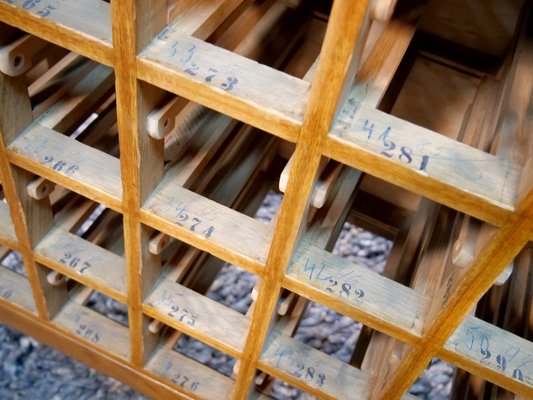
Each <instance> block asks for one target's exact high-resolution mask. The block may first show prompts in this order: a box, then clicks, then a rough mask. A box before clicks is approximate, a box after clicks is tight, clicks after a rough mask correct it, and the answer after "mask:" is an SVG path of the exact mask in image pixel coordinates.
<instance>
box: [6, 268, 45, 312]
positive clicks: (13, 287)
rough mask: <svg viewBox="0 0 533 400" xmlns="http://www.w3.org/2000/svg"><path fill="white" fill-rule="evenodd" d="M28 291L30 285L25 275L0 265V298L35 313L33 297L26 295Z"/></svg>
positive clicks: (29, 291) (29, 290)
mask: <svg viewBox="0 0 533 400" xmlns="http://www.w3.org/2000/svg"><path fill="white" fill-rule="evenodd" d="M29 293H31V287H30V283H29V282H28V280H27V279H26V278H25V277H23V276H22V275H19V274H16V273H15V272H13V271H11V270H9V269H7V268H4V267H0V300H7V301H10V302H12V303H14V304H16V305H18V306H20V307H23V308H25V309H26V310H28V311H30V312H32V313H34V314H35V313H37V308H36V307H35V302H34V301H33V297H32V296H29V295H28V294H29Z"/></svg>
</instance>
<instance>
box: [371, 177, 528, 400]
mask: <svg viewBox="0 0 533 400" xmlns="http://www.w3.org/2000/svg"><path fill="white" fill-rule="evenodd" d="M532 225H533V186H532V187H531V188H530V190H529V192H528V193H527V194H526V196H525V197H524V199H523V200H522V201H521V202H520V203H519V205H518V207H517V210H516V211H515V212H514V213H513V214H512V215H511V217H510V218H509V219H508V221H507V222H506V223H505V224H504V225H503V226H502V227H501V229H499V230H498V231H497V232H496V233H495V234H494V236H493V237H492V238H491V239H490V241H489V242H488V243H487V245H486V246H485V247H484V249H483V250H482V251H481V253H480V254H479V255H478V256H477V258H476V259H475V260H474V262H473V263H472V264H471V265H470V267H469V268H468V270H467V271H466V273H465V274H464V276H463V277H462V279H460V280H459V281H458V282H457V283H456V284H455V287H452V288H451V290H450V291H449V292H450V295H449V298H448V300H447V301H445V302H444V304H443V305H442V306H441V307H440V308H439V309H438V310H430V312H429V315H430V316H432V320H431V321H427V322H426V324H427V328H426V330H425V332H424V338H423V339H422V340H421V342H420V343H419V344H418V345H417V346H416V347H413V348H410V349H409V351H408V353H407V355H406V356H405V358H404V359H403V360H402V361H401V368H397V369H396V370H395V371H393V372H392V373H391V375H390V376H389V379H387V380H385V379H384V378H383V376H380V378H381V380H380V381H378V382H380V383H378V384H377V385H376V390H375V392H374V394H375V396H376V398H377V399H383V400H385V399H387V400H388V399H399V398H400V397H401V395H402V393H404V392H405V391H406V390H408V389H409V387H410V386H411V384H412V383H413V382H414V381H415V379H416V378H417V377H418V376H419V375H420V374H421V373H422V371H423V370H424V368H425V367H426V366H427V365H428V363H429V362H430V361H431V358H432V357H433V356H434V355H435V354H436V353H437V352H438V351H439V350H440V349H441V348H442V346H444V344H445V343H446V341H447V340H448V338H449V337H450V336H451V335H452V334H453V332H454V331H455V330H456V329H457V328H458V326H459V325H460V324H461V322H462V321H463V320H464V318H466V317H467V316H468V314H469V312H470V310H471V309H472V307H473V306H474V305H475V304H476V303H477V302H478V301H479V299H480V298H481V296H483V294H484V293H485V292H486V291H487V290H489V289H490V287H491V286H492V284H493V283H494V281H495V280H496V278H497V277H498V276H499V275H500V273H501V272H502V271H503V270H504V268H505V267H506V266H507V265H508V264H509V263H510V262H511V261H512V260H513V259H514V258H515V257H516V255H517V254H518V253H519V252H520V250H521V249H522V248H523V247H524V246H525V245H526V244H527V242H528V241H529V239H530V234H531V233H530V232H531V226H532ZM435 303H437V304H440V302H435Z"/></svg>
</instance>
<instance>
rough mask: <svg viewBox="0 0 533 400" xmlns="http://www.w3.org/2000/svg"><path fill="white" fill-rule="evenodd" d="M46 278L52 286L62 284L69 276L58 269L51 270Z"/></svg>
mask: <svg viewBox="0 0 533 400" xmlns="http://www.w3.org/2000/svg"><path fill="white" fill-rule="evenodd" d="M46 280H47V281H48V283H49V284H50V285H52V286H61V285H63V284H64V283H66V282H67V280H68V278H67V277H66V276H65V275H63V274H61V273H59V272H57V271H50V272H49V273H48V274H47V275H46Z"/></svg>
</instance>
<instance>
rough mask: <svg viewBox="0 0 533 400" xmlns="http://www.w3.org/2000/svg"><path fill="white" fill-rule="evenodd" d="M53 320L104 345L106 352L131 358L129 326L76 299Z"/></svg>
mask: <svg viewBox="0 0 533 400" xmlns="http://www.w3.org/2000/svg"><path fill="white" fill-rule="evenodd" d="M53 322H54V323H56V324H58V325H60V326H62V327H63V328H66V329H68V330H69V331H71V332H73V333H75V334H76V335H78V336H79V337H80V338H81V339H83V340H86V341H88V342H90V343H93V344H94V345H96V346H99V347H102V348H103V350H105V351H106V352H108V353H110V354H113V355H115V356H119V357H122V358H125V359H128V358H129V353H130V347H129V334H128V328H127V327H125V326H122V325H120V324H119V323H118V322H115V321H113V320H110V319H109V318H107V317H104V316H103V315H102V314H99V313H97V312H96V311H93V310H91V309H89V308H87V307H84V306H82V305H80V304H78V303H76V302H74V301H69V302H67V304H65V306H64V307H63V308H62V309H61V311H60V312H59V313H58V314H57V315H56V316H55V318H54V319H53Z"/></svg>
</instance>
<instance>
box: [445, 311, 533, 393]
mask: <svg viewBox="0 0 533 400" xmlns="http://www.w3.org/2000/svg"><path fill="white" fill-rule="evenodd" d="M439 355H440V356H441V357H443V358H444V359H446V360H447V361H448V362H452V363H454V364H455V365H457V366H458V367H460V368H463V369H466V370H467V371H469V372H471V373H473V374H476V375H480V376H482V377H484V378H485V379H487V380H490V381H492V382H495V383H496V384H498V385H499V386H501V387H504V388H505V389H508V390H511V391H512V392H514V393H518V394H521V395H524V396H527V397H528V398H531V397H533V343H531V342H529V341H528V340H526V339H523V338H521V337H519V336H517V335H514V334H512V333H510V332H507V331H505V330H504V329H501V328H498V327H497V326H494V325H492V324H489V323H488V322H485V321H483V320H481V319H479V318H476V317H472V316H469V317H467V318H466V320H465V321H464V322H463V323H462V324H461V325H460V326H459V328H458V329H457V330H456V331H455V333H454V334H453V335H452V336H451V337H450V339H449V340H448V342H447V343H446V344H445V346H444V348H443V349H442V350H441V351H440V354H439Z"/></svg>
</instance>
